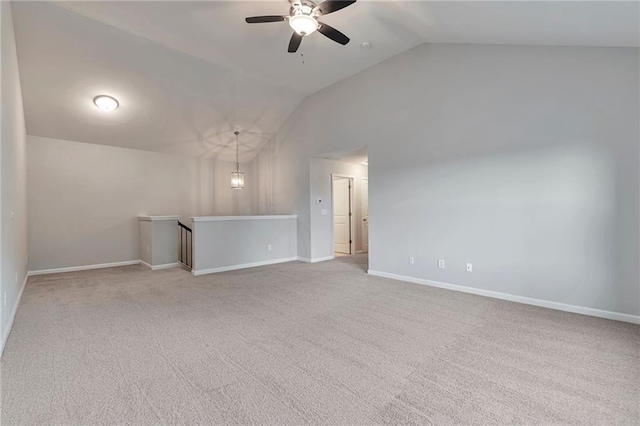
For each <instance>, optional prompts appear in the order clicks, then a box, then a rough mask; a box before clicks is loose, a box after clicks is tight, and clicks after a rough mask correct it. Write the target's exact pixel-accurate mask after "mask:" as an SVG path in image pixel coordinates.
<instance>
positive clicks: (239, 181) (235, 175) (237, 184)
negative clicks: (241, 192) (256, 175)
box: [231, 130, 244, 189]
mask: <svg viewBox="0 0 640 426" xmlns="http://www.w3.org/2000/svg"><path fill="white" fill-rule="evenodd" d="M233 134H234V135H236V169H235V170H234V171H233V172H231V189H242V188H244V173H242V172H241V171H240V161H239V160H238V136H239V135H240V132H238V131H237V130H236V131H235V132H233Z"/></svg>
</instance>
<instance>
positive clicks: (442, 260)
mask: <svg viewBox="0 0 640 426" xmlns="http://www.w3.org/2000/svg"><path fill="white" fill-rule="evenodd" d="M438 268H440V269H444V259H438Z"/></svg>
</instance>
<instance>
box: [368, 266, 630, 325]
mask: <svg viewBox="0 0 640 426" xmlns="http://www.w3.org/2000/svg"><path fill="white" fill-rule="evenodd" d="M367 273H368V274H369V275H373V276H376V277H384V278H391V279H392V280H399V281H406V282H410V283H415V284H422V285H428V286H430V287H438V288H444V289H446V290H453V291H460V292H462V293H470V294H476V295H478V296H485V297H491V298H494V299H501V300H508V301H510V302H517V303H524V304H526V305H533V306H539V307H542V308H549V309H555V310H558V311H565V312H572V313H574V314H582V315H589V316H592V317H598V318H606V319H611V320H616V321H624V322H630V323H633V324H640V316H639V315H630V314H623V313H620V312H612V311H604V310H602V309H596V308H587V307H584V306H576V305H568V304H566V303H560V302H551V301H548V300H541V299H534V298H532V297H525V296H516V295H513V294H508V293H500V292H498V291H491V290H482V289H478V288H472V287H466V286H462V285H457V284H449V283H443V282H439V281H430V280H425V279H422V278H414V277H408V276H405V275H396V274H390V273H387V272H381V271H374V270H371V269H369V270H368V271H367Z"/></svg>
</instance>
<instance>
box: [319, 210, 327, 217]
mask: <svg viewBox="0 0 640 426" xmlns="http://www.w3.org/2000/svg"><path fill="white" fill-rule="evenodd" d="M320 214H321V215H322V216H326V215H328V214H329V210H328V209H322V210H321V211H320Z"/></svg>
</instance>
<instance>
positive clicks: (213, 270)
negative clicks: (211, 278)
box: [191, 257, 298, 276]
mask: <svg viewBox="0 0 640 426" xmlns="http://www.w3.org/2000/svg"><path fill="white" fill-rule="evenodd" d="M297 259H298V258H297V257H285V258H282V259H273V260H264V261H262V262H253V263H243V264H240V265H231V266H221V267H219V268H210V269H200V270H197V271H196V270H195V269H194V270H192V271H191V275H194V276H198V275H205V274H215V273H217V272H226V271H235V270H237V269H246V268H254V267H256V266H265V265H273V264H276V263H284V262H293V261H294V260H297Z"/></svg>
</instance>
